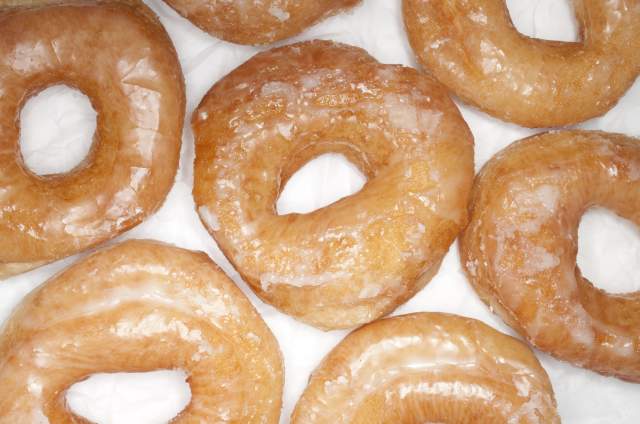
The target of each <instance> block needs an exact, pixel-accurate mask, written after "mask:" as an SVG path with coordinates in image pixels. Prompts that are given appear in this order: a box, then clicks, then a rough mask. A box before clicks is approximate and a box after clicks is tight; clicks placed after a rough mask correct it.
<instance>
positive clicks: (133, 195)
mask: <svg viewBox="0 0 640 424" xmlns="http://www.w3.org/2000/svg"><path fill="white" fill-rule="evenodd" d="M15 3H16V2H14V1H7V0H4V1H0V278H3V277H7V276H10V275H12V274H17V273H20V272H23V271H26V270H29V269H31V268H34V267H36V266H39V265H42V264H44V263H47V262H51V261H54V260H56V259H60V258H62V257H65V256H69V255H72V254H74V253H77V252H79V251H81V250H84V249H87V248H88V247H91V246H94V245H96V244H97V243H100V242H103V241H105V240H108V239H110V238H113V237H115V236H116V235H118V234H120V233H121V232H123V231H125V230H127V229H129V228H131V227H133V226H135V225H137V224H138V223H140V222H141V221H142V220H143V219H144V218H145V217H147V216H148V215H149V214H151V213H153V212H154V211H155V210H156V209H157V208H158V207H159V206H160V204H161V203H162V201H163V200H164V198H165V195H166V194H167V192H168V191H169V189H170V188H171V185H172V184H173V179H174V176H175V173H176V170H177V166H178V157H179V153H180V143H181V137H182V125H183V117H184V107H185V99H184V81H183V78H182V72H181V70H180V65H179V63H178V58H177V55H176V52H175V50H174V48H173V45H172V44H171V41H170V39H169V37H168V36H167V34H166V32H165V30H164V29H163V27H162V26H161V25H160V23H159V21H158V20H157V18H156V17H155V15H154V14H153V13H152V12H151V10H150V9H148V8H147V7H146V6H144V5H143V4H142V3H139V2H137V1H127V2H124V1H122V2H120V1H119V2H114V1H93V0H90V1H82V2H78V1H75V2H74V1H70V2H65V3H64V4H59V3H60V2H56V1H27V2H21V3H20V4H21V5H22V6H20V7H11V6H10V5H11V4H15ZM3 6H4V7H3ZM55 84H66V85H68V86H71V87H74V88H77V89H78V90H80V91H82V92H83V93H84V94H86V95H87V96H88V97H89V99H90V100H91V103H92V105H93V108H94V109H95V110H96V112H97V128H96V132H95V134H94V136H93V146H92V148H91V151H90V153H89V155H88V156H87V158H86V159H85V161H84V162H83V163H81V164H80V165H78V166H77V167H76V168H75V169H73V170H72V171H71V172H69V173H65V174H58V175H35V174H33V173H32V172H30V171H29V170H28V169H27V168H26V166H25V165H24V162H23V160H22V157H21V154H20V149H19V145H18V141H19V131H20V123H19V117H20V110H21V108H22V106H23V105H24V103H25V102H26V101H27V99H28V98H29V97H30V96H33V95H35V94H37V93H38V92H39V91H41V90H43V89H44V88H46V87H48V86H51V85H55Z"/></svg>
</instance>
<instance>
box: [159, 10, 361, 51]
mask: <svg viewBox="0 0 640 424" xmlns="http://www.w3.org/2000/svg"><path fill="white" fill-rule="evenodd" d="M164 1H165V3H167V4H168V5H169V6H171V7H172V8H173V9H174V10H175V11H176V12H178V13H179V14H180V15H182V16H184V17H185V18H187V19H188V20H189V21H191V23H193V24H194V25H196V26H197V27H198V28H200V29H201V30H203V31H205V32H208V33H209V34H211V35H213V36H214V37H218V38H222V39H223V40H226V41H231V42H233V43H238V44H250V45H258V44H268V43H273V42H275V41H278V40H283V39H285V38H289V37H293V36H294V35H297V34H299V33H301V32H302V31H304V30H305V29H307V28H308V27H310V26H312V25H314V24H316V23H318V22H320V21H321V20H323V19H325V18H327V17H329V16H331V15H335V14H337V13H339V12H342V11H344V10H346V9H349V8H351V7H354V6H355V5H357V4H358V3H360V1H361V0H322V1H318V0H164Z"/></svg>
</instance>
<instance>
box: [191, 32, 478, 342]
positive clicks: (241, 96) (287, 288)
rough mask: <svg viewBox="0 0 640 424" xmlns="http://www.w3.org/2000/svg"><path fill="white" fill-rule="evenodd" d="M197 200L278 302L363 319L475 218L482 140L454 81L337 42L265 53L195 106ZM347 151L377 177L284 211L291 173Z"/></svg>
mask: <svg viewBox="0 0 640 424" xmlns="http://www.w3.org/2000/svg"><path fill="white" fill-rule="evenodd" d="M192 125H193V129H194V134H195V139H196V160H195V183H194V197H195V202H196V206H197V208H198V213H199V215H200V218H201V219H202V221H203V223H204V224H205V226H206V227H207V229H208V231H209V232H210V233H211V234H212V235H213V236H214V238H215V239H216V241H217V242H218V245H219V247H220V248H221V250H222V251H223V252H224V253H225V255H226V256H227V257H228V258H229V260H230V261H231V263H232V264H233V265H234V266H235V267H236V269H237V270H238V271H239V272H240V274H241V275H242V277H243V278H244V280H245V281H247V282H248V283H249V284H250V285H251V287H252V289H253V290H254V291H255V292H256V294H258V296H260V297H261V298H262V299H263V300H265V301H266V302H268V303H270V304H272V305H274V306H275V307H277V308H278V309H280V310H282V311H283V312H285V313H288V314H290V315H293V316H294V317H296V318H298V319H300V320H302V321H304V322H306V323H309V324H311V325H314V326H316V327H319V328H323V329H332V328H345V327H352V326H355V325H358V324H362V323H366V322H369V321H372V320H374V319H376V318H378V317H380V316H382V315H385V314H387V313H389V312H391V311H392V310H393V309H395V308H396V307H397V306H398V305H399V304H401V303H403V302H405V301H406V300H407V299H408V298H410V297H411V296H413V295H414V294H415V293H416V292H417V291H418V290H420V289H421V288H422V287H423V286H424V285H425V284H426V283H427V282H428V281H429V279H430V278H431V277H432V276H433V275H434V274H435V272H436V271H437V269H438V267H439V265H440V261H441V260H442V257H443V256H444V254H445V253H446V252H447V250H448V249H449V246H450V244H451V243H452V242H453V240H454V239H455V237H456V236H457V234H458V232H459V231H460V230H461V229H462V227H463V226H464V225H465V223H466V222H467V216H466V204H467V200H468V193H469V190H470V186H471V183H472V178H473V139H472V136H471V133H470V132H469V129H468V127H467V126H466V124H465V123H464V121H463V120H462V118H461V116H460V114H459V112H458V110H457V109H456V107H455V105H454V104H453V103H452V102H451V100H450V99H449V97H448V96H447V94H446V92H445V91H444V89H443V88H441V86H440V85H439V84H437V83H435V82H434V81H432V80H431V79H430V78H428V77H426V76H423V75H420V74H419V73H418V72H416V71H415V70H413V69H410V68H405V67H401V66H390V65H382V64H380V63H378V62H377V61H376V60H375V59H373V58H372V57H371V56H369V55H368V54H367V53H366V52H365V51H364V50H362V49H359V48H355V47H350V46H347V45H342V44H337V43H333V42H327V41H312V42H306V43H300V44H294V45H291V46H286V47H283V48H279V49H274V50H271V51H269V52H265V53H261V54H258V55H256V56H255V57H253V58H252V59H250V60H249V61H248V62H246V63H245V64H243V65H241V66H240V67H239V68H237V69H236V70H235V71H233V72H232V73H231V74H229V75H227V76H226V77H225V78H223V79H222V80H220V81H219V82H218V83H217V84H216V85H214V86H213V88H212V89H211V91H210V92H209V93H208V94H207V95H206V96H205V98H204V99H203V101H202V103H201V104H200V106H199V107H198V108H197V110H196V111H195V112H194V115H193V118H192ZM327 152H336V153H342V154H344V155H345V156H346V157H347V158H348V159H350V160H351V161H352V162H353V163H354V164H356V165H357V166H358V167H359V168H360V170H361V171H362V173H363V174H364V175H366V176H367V177H368V182H367V183H366V184H365V186H364V187H363V188H362V190H361V191H359V192H358V193H356V194H354V195H352V196H349V197H346V198H344V199H341V200H339V201H337V202H335V203H333V204H331V205H329V206H327V207H325V208H321V209H318V210H316V211H313V212H311V213H308V214H304V215H301V214H287V215H282V216H279V215H277V214H276V210H275V203H276V200H277V198H278V195H279V193H280V191H281V190H282V188H283V187H284V184H285V183H286V182H287V180H288V179H289V177H290V176H291V175H292V174H294V173H295V172H296V170H298V169H299V168H300V167H301V166H302V165H304V164H305V163H306V162H308V161H309V160H311V159H313V158H314V157H316V156H318V155H320V154H323V153H327Z"/></svg>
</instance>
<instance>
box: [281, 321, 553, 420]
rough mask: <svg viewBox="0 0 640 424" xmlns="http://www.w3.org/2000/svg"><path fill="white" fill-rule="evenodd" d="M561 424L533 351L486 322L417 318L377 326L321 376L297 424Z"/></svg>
mask: <svg viewBox="0 0 640 424" xmlns="http://www.w3.org/2000/svg"><path fill="white" fill-rule="evenodd" d="M425 422H428V423H431V422H434V423H435V422H443V423H444V422H446V423H451V424H456V423H460V424H463V423H487V424H488V423H492V424H494V423H509V424H516V423H519V424H523V423H545V424H549V423H559V422H560V419H559V417H558V415H557V412H556V402H555V399H554V396H553V390H552V388H551V383H550V382H549V378H548V376H547V374H546V372H545V371H544V369H543V368H542V367H541V366H540V363H539V362H538V360H537V359H536V357H535V356H534V354H533V352H531V350H530V349H529V348H528V347H527V346H526V345H524V344H523V343H521V342H520V341H518V340H516V339H514V338H513V337H510V336H507V335H505V334H502V333H499V332H497V331H496V330H494V329H492V328H491V327H489V326H487V325H485V324H483V323H482V322H480V321H477V320H474V319H471V318H464V317H461V316H457V315H449V314H443V313H416V314H410V315H403V316H398V317H393V318H388V319H383V320H380V321H376V322H374V323H372V324H369V325H366V326H364V327H362V328H360V329H358V330H356V331H354V332H353V333H351V334H350V335H348V336H347V337H346V338H345V339H344V340H343V341H342V342H340V344H338V345H337V346H336V347H335V348H334V349H333V350H332V351H331V352H330V353H329V354H328V355H327V356H326V357H325V359H324V360H323V361H322V363H321V364H320V365H319V366H318V368H316V370H315V371H314V372H313V374H312V376H311V379H310V381H309V385H308V386H307V388H306V390H305V391H304V393H303V394H302V397H301V398H300V400H299V401H298V404H297V405H296V408H295V410H294V412H293V415H292V419H291V423H292V424H311V423H316V424H321V423H326V424H340V423H345V424H346V423H349V424H383V423H385V424H392V423H393V424H396V423H405V424H413V423H415V424H422V423H425Z"/></svg>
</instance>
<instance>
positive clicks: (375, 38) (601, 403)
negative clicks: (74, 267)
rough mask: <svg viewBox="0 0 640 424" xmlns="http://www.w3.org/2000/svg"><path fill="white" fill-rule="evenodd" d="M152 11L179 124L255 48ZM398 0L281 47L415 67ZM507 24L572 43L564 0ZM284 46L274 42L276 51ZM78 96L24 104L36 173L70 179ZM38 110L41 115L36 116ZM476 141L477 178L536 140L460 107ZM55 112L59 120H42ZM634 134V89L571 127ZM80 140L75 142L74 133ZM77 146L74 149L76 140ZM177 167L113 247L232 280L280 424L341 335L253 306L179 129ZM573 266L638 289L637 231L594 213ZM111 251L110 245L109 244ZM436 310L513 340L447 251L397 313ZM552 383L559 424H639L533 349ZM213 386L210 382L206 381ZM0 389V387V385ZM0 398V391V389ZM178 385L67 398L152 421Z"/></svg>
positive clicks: (80, 122)
mask: <svg viewBox="0 0 640 424" xmlns="http://www.w3.org/2000/svg"><path fill="white" fill-rule="evenodd" d="M147 3H148V4H149V5H150V6H151V7H152V8H153V9H154V10H155V11H156V12H157V13H158V15H159V16H160V18H161V20H162V22H163V23H164V25H165V26H166V28H167V30H168V31H169V33H170V35H171V37H172V39H173V42H174V44H175V45H176V48H177V50H178V53H179V56H180V60H181V62H182V66H183V70H184V74H185V78H186V84H187V123H188V119H189V117H190V114H191V111H192V110H193V109H194V107H195V106H196V105H197V104H198V102H199V101H200V99H201V98H202V96H203V95H204V94H205V93H206V91H207V90H208V89H209V88H210V87H211V85H212V84H213V83H214V82H216V81H217V80H218V79H220V78H221V77H223V76H224V75H225V74H227V73H228V72H229V71H231V70H232V69H234V68H235V67H236V66H238V65H240V64H241V63H242V62H244V61H245V60H246V59H248V58H249V57H251V56H252V55H253V54H255V53H256V52H257V51H259V50H260V49H259V48H254V47H246V46H237V45H233V44H229V43H225V42H223V41H220V40H217V39H214V38H212V37H210V36H208V35H206V34H205V33H203V32H201V31H200V30H198V29H197V28H195V27H194V26H192V25H191V24H190V23H189V22H188V21H186V20H184V19H182V18H180V17H179V16H178V15H177V14H176V13H174V12H173V11H172V10H171V9H169V7H167V6H166V5H165V4H163V3H162V2H161V1H160V0H147ZM400 3H401V2H400V0H364V4H363V5H361V6H359V7H357V8H356V9H354V10H353V11H351V12H349V13H346V14H342V15H339V16H335V17H333V18H331V19H329V20H327V21H325V22H323V23H321V24H319V25H317V26H315V27H314V28H311V29H310V30H308V31H306V32H305V33H304V34H303V35H301V36H299V37H296V38H295V39H293V40H289V41H288V42H291V41H298V40H306V39H313V38H324V39H333V40H336V41H341V42H345V43H350V44H353V45H357V46H360V47H363V48H365V49H366V50H368V51H369V52H370V53H371V54H372V55H373V56H375V57H376V58H377V59H378V60H380V61H381V62H385V63H402V64H405V65H408V66H414V67H416V66H417V65H416V63H415V60H414V58H413V54H412V52H411V51H410V49H409V46H408V43H407V41H406V37H405V34H404V27H403V25H402V19H401V7H400ZM507 3H508V5H509V9H510V12H511V15H512V18H513V20H514V22H515V24H516V26H517V27H518V29H519V30H520V31H522V32H523V33H525V34H527V35H531V36H535V37H540V38H551V39H557V40H565V41H570V40H575V38H576V33H577V32H576V27H575V21H574V18H573V15H572V12H571V9H570V7H569V5H568V0H526V1H525V0H508V1H507ZM280 44H282V43H280ZM83 101H84V100H83V99H82V96H80V95H78V94H77V93H75V94H74V93H73V92H71V91H70V90H68V89H65V88H60V87H56V88H52V89H49V90H47V91H46V92H44V93H43V94H42V95H40V96H38V97H37V98H36V99H35V100H32V101H30V102H29V104H28V105H27V107H26V108H25V110H24V111H23V114H22V119H23V127H22V139H23V145H22V151H23V153H24V155H25V157H26V160H27V163H28V164H29V166H31V167H32V168H33V169H35V170H36V171H39V172H50V170H52V169H53V170H56V171H58V170H61V169H69V168H70V167H72V166H73V164H74V163H77V161H79V160H80V159H81V158H82V157H83V155H84V154H85V153H86V151H87V149H88V146H89V142H90V141H89V139H90V134H91V133H92V131H93V128H94V126H93V123H92V120H93V119H95V118H94V115H93V114H92V113H91V111H90V110H87V108H90V106H88V104H87V103H86V102H85V103H83ZM43 108H45V109H47V111H46V112H43ZM461 109H462V113H463V115H464V117H465V119H466V120H467V122H468V123H469V125H470V127H471V129H472V131H473V134H474V136H475V143H476V147H475V153H476V169H479V168H480V167H481V166H482V165H483V164H484V163H485V162H486V161H487V160H488V159H489V158H490V157H491V156H493V155H494V154H495V153H496V152H497V151H498V150H500V149H501V148H503V147H505V146H506V145H508V144H509V143H511V142H513V141H515V140H517V139H519V138H521V137H524V136H527V135H530V134H533V133H535V132H539V131H540V130H530V129H524V128H521V127H518V126H515V125H511V124H507V123H504V122H501V121H498V120H496V119H493V118H491V117H488V116H487V115H485V114H483V113H481V112H478V111H477V110H474V109H471V108H469V107H465V106H463V105H461ZM53 110H56V111H58V113H52V111H53ZM579 127H582V128H589V129H601V130H606V131H614V132H621V133H625V134H628V135H633V136H640V81H637V82H636V84H635V85H634V86H633V87H632V88H631V90H630V91H629V92H628V93H627V94H626V95H625V96H624V98H622V99H621V101H620V103H619V104H618V106H616V107H615V108H614V109H613V110H611V111H610V112H609V113H607V114H606V115H605V116H603V117H601V118H598V119H594V120H591V121H589V122H586V123H584V124H581V125H579ZM79 134H80V135H82V134H85V136H84V137H79V136H78V135H79ZM79 138H80V139H79ZM183 143H184V145H183V149H182V158H181V167H180V171H179V173H178V176H177V178H176V182H175V186H174V187H173V189H172V190H171V193H170V194H169V196H168V198H167V200H166V202H165V204H164V206H163V207H162V209H160V211H159V212H158V213H156V214H155V215H154V216H153V217H151V218H150V219H149V220H147V221H146V222H144V223H143V224H142V225H140V226H139V227H137V228H135V229H134V230H132V231H130V232H129V233H127V234H125V235H123V236H122V237H120V238H118V240H123V239H128V238H152V239H157V240H163V241H166V242H169V243H173V244H175V245H178V246H181V247H185V248H190V249H198V250H203V251H205V252H207V253H208V254H209V255H210V256H211V257H212V258H213V259H214V260H215V261H216V262H217V263H218V264H220V265H221V266H222V267H223V268H224V270H225V271H226V272H227V273H228V275H229V276H231V277H232V278H233V279H234V280H235V281H236V282H237V283H238V285H239V286H240V287H241V288H242V289H243V290H244V292H245V293H247V295H248V296H249V298H250V299H251V300H252V302H253V303H254V305H255V306H256V307H257V308H258V310H259V311H260V313H261V314H262V316H263V317H264V319H265V320H266V321H267V323H268V325H269V326H270V327H271V329H272V330H273V332H274V333H275V335H276V337H277V338H278V341H279V343H280V346H281V349H282V352H283V355H284V359H285V368H286V383H285V390H284V407H283V410H282V419H281V422H282V423H288V422H289V418H288V417H289V415H290V413H291V411H292V409H293V406H294V405H295V402H296V400H297V399H298V397H299V395H300V393H301V392H302V390H303V389H304V387H305V385H306V381H307V379H308V377H309V374H310V373H311V371H312V370H313V369H314V367H315V366H316V365H317V364H318V362H319V361H320V360H321V358H322V357H323V356H324V355H325V354H326V353H327V352H328V351H329V350H330V349H331V348H332V347H333V346H334V345H335V344H336V343H337V342H338V341H340V340H341V339H342V338H343V337H344V335H345V334H346V332H345V331H334V332H329V333H325V332H321V331H318V330H315V329H313V328H311V327H309V326H306V325H304V324H301V323H299V322H297V321H295V320H293V319H292V318H290V317H288V316H286V315H284V314H281V313H280V312H278V311H276V310H275V309H273V308H272V307H270V306H268V305H266V304H264V303H262V302H261V301H259V300H258V299H257V298H256V297H255V296H254V295H253V294H252V293H251V292H250V291H249V290H248V288H247V286H246V285H245V284H244V283H243V282H242V281H241V279H240V278H239V276H238V274H237V273H236V272H235V270H233V269H232V267H231V266H230V265H229V263H228V262H227V261H226V260H225V258H224V257H223V255H222V254H221V253H220V251H219V250H218V248H217V246H216V244H215V242H214V241H213V239H212V238H211V237H209V235H208V234H207V233H206V231H205V230H204V228H203V227H202V225H201V224H200V221H199V220H198V218H197V215H196V213H195V210H194V204H193V199H192V197H191V186H192V181H193V170H192V163H193V156H194V154H193V136H192V133H191V129H190V128H189V126H188V125H187V126H186V127H185V132H184V138H183ZM363 182H364V178H363V177H362V175H360V174H359V173H358V172H357V171H356V170H355V169H354V167H353V166H352V165H350V164H349V163H348V162H346V161H345V160H344V159H343V158H341V157H340V156H339V155H327V156H323V157H321V158H320V159H318V160H316V161H314V162H312V163H310V164H308V165H307V166H305V167H304V168H303V169H302V170H301V171H300V172H299V173H298V174H296V175H295V176H294V177H293V179H292V181H290V184H288V185H287V187H286V189H285V192H284V193H283V195H282V197H281V198H280V200H279V202H278V209H279V211H280V212H281V213H282V212H287V211H299V212H304V211H309V210H313V209H314V208H317V207H320V206H323V205H326V204H327V203H328V202H331V201H333V200H336V199H337V198H338V197H342V196H344V195H348V194H350V193H352V192H353V191H356V190H358V189H359V187H361V185H362V184H363ZM579 236H580V245H579V246H580V253H579V258H578V262H579V264H580V266H581V267H582V268H583V271H584V273H585V274H586V275H587V277H589V278H591V279H593V281H594V282H595V283H596V284H597V285H599V286H600V287H602V288H605V289H608V290H611V291H615V292H624V291H632V290H640V232H639V231H638V228H636V227H635V226H634V225H633V224H631V223H629V222H626V221H624V220H622V219H620V218H618V217H616V216H615V215H613V214H612V213H609V212H607V211H604V210H594V211H590V212H588V213H587V214H586V215H585V217H584V219H583V221H582V224H581V227H580V232H579ZM116 241H117V240H116ZM85 255H86V253H85V254H81V255H77V256H75V257H72V258H68V259H65V260H62V261H59V262H56V263H53V264H50V265H48V266H45V267H42V268H40V269H37V270H35V271H32V272H29V273H26V274H23V275H20V276H17V277H14V278H11V279H9V280H7V281H5V282H2V283H0V322H3V321H4V320H5V319H6V318H7V317H8V316H9V314H10V312H11V310H12V308H13V307H14V306H15V305H16V304H17V303H18V302H20V300H21V299H22V298H23V297H24V296H25V295H26V294H27V293H28V292H29V291H30V290H32V289H33V288H35V287H37V286H38V285H39V284H41V283H43V282H44V281H45V280H46V279H47V278H49V277H50V276H52V275H53V274H54V273H56V272H57V271H59V270H61V269H62V268H64V267H66V266H68V265H69V264H70V263H72V262H73V261H75V260H77V259H78V258H80V257H83V256H85ZM414 311H446V312H452V313H457V314H461V315H466V316H470V317H474V318H477V319H480V320H482V321H484V322H486V323H487V324H489V325H491V326H493V327H495V328H497V329H499V330H501V331H503V332H506V333H509V334H513V332H512V331H511V330H510V329H509V328H508V327H507V326H506V325H504V324H503V323H502V322H501V321H500V319H499V318H497V317H496V316H495V315H493V314H492V313H490V312H489V310H488V309H487V308H486V307H485V305H484V304H483V303H482V302H481V301H480V300H479V299H478V297H477V296H476V294H475V293H474V292H473V290H472V289H471V287H470V286H469V284H468V283H467V282H466V280H465V278H464V276H463V274H462V271H461V267H460V264H459V260H458V253H457V246H456V245H454V246H452V248H451V250H450V252H449V254H448V255H447V257H446V258H445V260H444V262H443V264H442V267H441V269H440V272H439V273H438V274H437V276H436V277H435V278H434V279H433V281H432V282H431V283H430V284H429V285H428V286H427V287H426V288H425V289H424V290H422V291H421V292H420V293H418V294H417V295H416V296H415V297H414V298H413V299H411V300H410V301H409V302H407V303H406V304H405V305H403V306H402V307H400V308H399V309H398V310H397V311H396V312H395V314H402V313H408V312H414ZM536 354H537V355H538V357H539V358H540V360H541V361H542V364H543V365H544V367H545V369H546V370H547V372H548V373H549V375H550V377H551V380H552V382H553V387H554V390H555V393H556V397H557V400H558V404H559V409H560V414H561V416H562V419H563V422H564V423H569V424H571V423H582V424H596V423H621V424H622V423H627V424H634V423H638V422H640V402H639V401H640V385H634V384H630V383H625V382H622V381H620V380H617V379H614V378H607V377H602V376H600V375H597V374H595V373H592V372H590V371H586V370H582V369H579V368H575V367H573V366H570V365H567V364H565V363H563V362H559V361H556V360H555V359H552V358H550V357H549V356H547V355H544V354H542V353H540V352H537V351H536ZM212 378H214V379H215V375H214V376H212ZM0 384H1V382H0ZM0 390H2V389H1V386H0ZM188 398H189V392H188V386H187V385H186V384H185V383H184V374H181V373H179V372H174V373H171V372H158V373H151V374H147V375H145V376H144V378H140V377H139V376H135V375H100V376H97V377H93V378H91V379H90V380H88V381H85V382H83V383H81V384H77V385H74V386H73V388H72V389H71V390H70V392H69V395H68V398H67V399H68V400H69V402H70V403H71V405H72V406H73V408H74V410H75V411H77V412H78V413H81V414H83V415H85V416H86V417H87V418H89V419H91V420H94V421H97V422H100V423H136V424H139V423H159V422H165V421H167V420H168V419H170V418H171V417H172V416H173V415H175V414H176V413H177V412H179V411H180V410H181V409H182V408H183V407H184V405H185V404H186V402H188Z"/></svg>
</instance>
